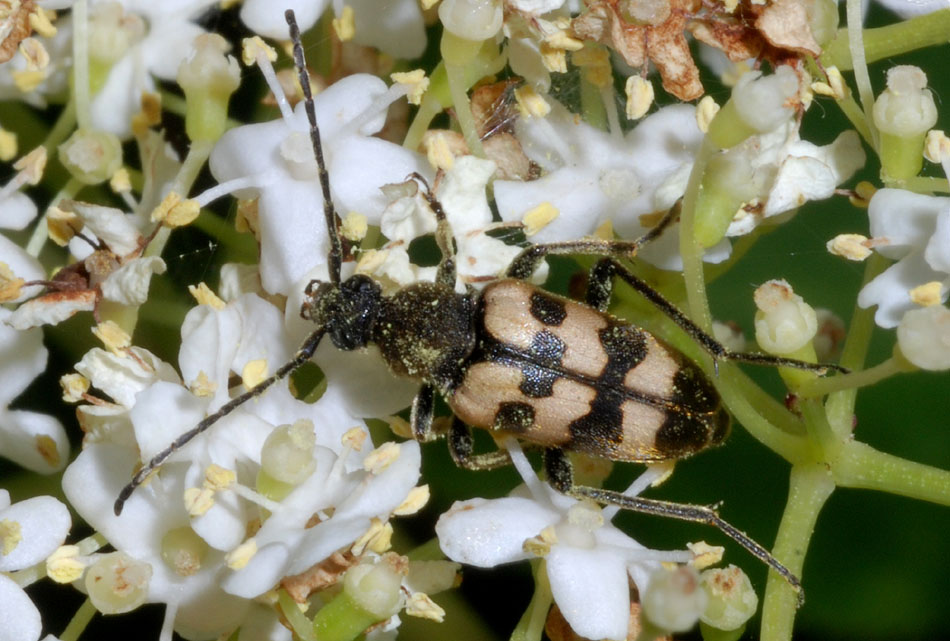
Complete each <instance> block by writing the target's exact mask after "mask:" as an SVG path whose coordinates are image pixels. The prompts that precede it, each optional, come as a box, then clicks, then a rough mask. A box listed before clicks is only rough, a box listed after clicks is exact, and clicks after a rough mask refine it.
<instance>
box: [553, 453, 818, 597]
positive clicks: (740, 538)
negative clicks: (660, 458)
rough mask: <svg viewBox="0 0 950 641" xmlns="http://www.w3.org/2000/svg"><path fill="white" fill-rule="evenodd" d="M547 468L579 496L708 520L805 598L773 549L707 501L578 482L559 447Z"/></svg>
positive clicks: (562, 487)
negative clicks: (679, 500)
mask: <svg viewBox="0 0 950 641" xmlns="http://www.w3.org/2000/svg"><path fill="white" fill-rule="evenodd" d="M544 469H545V471H546V472H547V476H548V482H549V483H550V484H551V485H552V486H553V487H554V489H556V490H557V491H558V492H561V493H562V494H567V495H568V496H572V497H574V498H576V499H590V500H592V501H596V502H597V503H603V504H606V505H616V506H617V507H619V508H621V509H624V510H630V511H632V512H642V513H644V514H655V515H657V516H665V517H669V518H672V519H678V520H680V521H692V522H694V523H705V524H707V525H712V526H714V527H716V528H718V529H719V530H720V531H721V532H722V533H723V534H725V535H726V536H728V537H729V538H731V539H732V540H733V541H735V542H736V543H738V544H739V545H741V546H742V547H744V548H745V549H746V550H747V551H748V552H749V553H750V554H752V556H754V557H756V558H758V559H759V560H760V561H762V562H763V563H765V564H766V565H768V566H769V567H770V568H772V569H773V570H775V571H776V572H778V574H779V575H780V576H781V577H782V578H783V579H785V580H786V581H787V582H788V584H789V585H790V586H792V588H793V589H794V590H795V591H796V592H798V601H799V605H801V604H802V603H803V602H804V600H805V597H804V592H802V583H801V581H800V580H799V578H798V577H797V576H795V574H794V573H792V571H791V570H789V569H788V568H787V567H785V566H784V565H783V564H782V563H781V562H780V561H779V560H778V559H776V558H775V557H774V556H772V553H771V552H769V551H768V550H766V549H765V548H764V547H762V546H761V545H760V544H758V543H756V542H755V541H754V540H752V539H751V538H750V537H749V536H748V535H747V534H746V533H745V532H742V531H741V530H739V529H738V528H736V527H735V526H733V525H732V524H730V523H729V522H728V521H725V520H724V519H723V518H722V517H721V516H719V513H718V512H716V510H714V509H713V508H711V507H709V506H706V505H690V504H688V503H674V502H672V501H660V500H657V499H646V498H643V497H640V496H628V495H626V494H623V493H621V492H615V491H613V490H604V489H600V488H596V487H587V486H584V485H575V484H574V473H573V471H572V470H571V463H570V461H569V460H568V458H567V455H566V454H565V453H564V451H563V450H560V449H556V448H551V449H546V450H544Z"/></svg>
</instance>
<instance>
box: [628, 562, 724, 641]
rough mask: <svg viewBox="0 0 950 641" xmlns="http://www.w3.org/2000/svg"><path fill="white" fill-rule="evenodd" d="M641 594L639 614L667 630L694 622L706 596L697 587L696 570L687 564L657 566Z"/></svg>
mask: <svg viewBox="0 0 950 641" xmlns="http://www.w3.org/2000/svg"><path fill="white" fill-rule="evenodd" d="M641 596H642V605H643V614H644V615H646V617H647V619H649V620H650V622H651V623H653V624H654V625H656V626H657V627H659V628H661V629H663V630H666V631H669V632H686V631H687V630H689V629H691V628H692V627H693V626H694V625H696V621H697V620H699V617H700V615H701V614H702V613H703V611H704V610H705V609H706V601H707V598H708V597H707V596H706V592H705V591H704V590H703V589H702V588H700V585H699V573H698V572H697V571H696V569H695V568H692V567H690V566H688V565H682V566H679V567H677V568H676V569H675V570H672V571H670V570H666V569H660V570H657V571H656V572H654V573H653V574H652V575H651V576H650V583H649V585H647V589H646V591H645V592H644V593H643V594H642V595H641Z"/></svg>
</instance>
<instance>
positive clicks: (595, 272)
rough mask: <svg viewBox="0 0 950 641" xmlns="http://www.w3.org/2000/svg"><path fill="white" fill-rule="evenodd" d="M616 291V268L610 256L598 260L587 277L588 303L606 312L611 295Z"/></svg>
mask: <svg viewBox="0 0 950 641" xmlns="http://www.w3.org/2000/svg"><path fill="white" fill-rule="evenodd" d="M613 291H614V268H613V265H612V264H611V260H610V259H609V258H604V259H602V260H599V261H597V262H596V263H595V264H594V266H593V267H591V268H590V274H589V275H588V277H587V296H586V303H587V304H588V305H590V306H591V307H593V308H594V309H596V310H598V311H601V312H606V311H607V307H608V306H609V305H610V295H611V294H612V293H613Z"/></svg>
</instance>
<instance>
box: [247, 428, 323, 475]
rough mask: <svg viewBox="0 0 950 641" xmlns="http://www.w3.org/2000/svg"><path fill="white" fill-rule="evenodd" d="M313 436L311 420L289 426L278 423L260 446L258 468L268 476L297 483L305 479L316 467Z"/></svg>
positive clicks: (314, 437) (314, 439) (314, 438)
mask: <svg viewBox="0 0 950 641" xmlns="http://www.w3.org/2000/svg"><path fill="white" fill-rule="evenodd" d="M314 445H316V435H315V434H314V431H313V422H312V421H309V420H307V419H301V420H299V421H296V422H295V423H294V424H293V425H281V426H280V427H278V428H277V429H275V430H274V431H273V432H271V433H270V434H269V435H268V437H267V439H266V440H265V441H264V445H263V447H261V468H262V469H263V471H264V472H265V473H266V474H267V475H268V476H270V477H271V478H273V479H275V480H277V481H280V482H282V483H289V484H292V485H297V484H299V483H301V482H303V481H304V480H306V479H307V478H308V477H309V476H310V475H311V474H312V473H313V470H314V468H315V467H316V465H317V464H316V461H315V460H314V458H313V447H314Z"/></svg>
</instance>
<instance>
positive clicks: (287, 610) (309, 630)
mask: <svg viewBox="0 0 950 641" xmlns="http://www.w3.org/2000/svg"><path fill="white" fill-rule="evenodd" d="M277 603H278V604H279V605H280V611H281V612H282V613H283V615H284V618H286V619H287V622H288V623H290V627H291V628H292V629H293V631H294V634H295V635H296V636H297V637H299V638H300V639H301V640H302V641H317V636H316V634H314V632H313V624H312V623H311V622H310V619H308V618H307V617H306V616H304V613H303V612H301V611H300V608H299V607H297V602H296V601H294V600H293V598H292V597H291V596H290V594H289V593H288V592H287V590H284V589H280V590H278V591H277Z"/></svg>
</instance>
